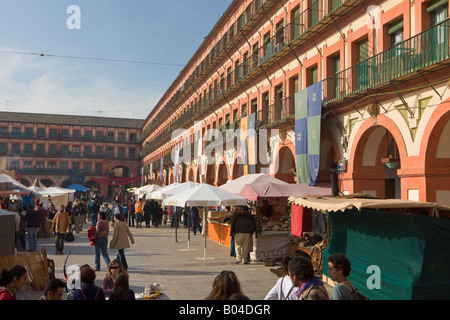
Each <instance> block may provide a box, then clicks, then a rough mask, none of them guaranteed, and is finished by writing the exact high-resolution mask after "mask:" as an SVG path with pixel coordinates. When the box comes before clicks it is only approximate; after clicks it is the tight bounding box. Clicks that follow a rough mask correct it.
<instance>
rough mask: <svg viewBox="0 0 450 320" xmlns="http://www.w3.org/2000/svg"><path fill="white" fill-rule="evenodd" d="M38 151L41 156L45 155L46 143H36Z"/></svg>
mask: <svg viewBox="0 0 450 320" xmlns="http://www.w3.org/2000/svg"><path fill="white" fill-rule="evenodd" d="M36 153H37V154H38V155H39V156H42V155H44V154H45V145H44V144H42V143H40V144H38V145H36Z"/></svg>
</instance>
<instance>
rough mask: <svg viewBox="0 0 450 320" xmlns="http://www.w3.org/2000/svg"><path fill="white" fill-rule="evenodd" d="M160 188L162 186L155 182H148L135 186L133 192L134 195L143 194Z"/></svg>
mask: <svg viewBox="0 0 450 320" xmlns="http://www.w3.org/2000/svg"><path fill="white" fill-rule="evenodd" d="M161 188H162V187H161V186H158V185H157V184H148V185H146V186H142V187H139V188H136V189H135V190H134V191H133V192H134V194H135V195H144V194H150V193H152V192H153V191H156V190H158V189H161Z"/></svg>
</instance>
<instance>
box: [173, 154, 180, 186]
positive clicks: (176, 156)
mask: <svg viewBox="0 0 450 320" xmlns="http://www.w3.org/2000/svg"><path fill="white" fill-rule="evenodd" d="M178 148H179V147H178V146H175V148H174V151H173V152H175V161H174V166H173V168H174V175H175V182H179V173H180V172H179V168H178V164H179V162H180V150H179V149H178Z"/></svg>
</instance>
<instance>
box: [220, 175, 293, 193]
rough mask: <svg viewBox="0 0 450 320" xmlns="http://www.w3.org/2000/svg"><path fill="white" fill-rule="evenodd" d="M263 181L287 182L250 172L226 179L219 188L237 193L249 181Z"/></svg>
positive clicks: (249, 182)
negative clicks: (229, 179)
mask: <svg viewBox="0 0 450 320" xmlns="http://www.w3.org/2000/svg"><path fill="white" fill-rule="evenodd" d="M263 182H273V183H280V184H288V183H287V182H285V181H283V180H280V179H277V178H274V177H271V176H269V175H267V174H265V173H252V174H247V175H243V176H241V177H239V178H237V179H234V180H231V181H228V182H227V183H225V184H223V185H221V186H220V187H219V188H220V189H223V190H225V191H228V192H232V193H235V194H239V193H240V192H241V191H242V189H243V188H244V187H245V186H246V185H247V184H251V183H263Z"/></svg>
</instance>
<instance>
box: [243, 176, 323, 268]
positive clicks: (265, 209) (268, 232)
mask: <svg viewBox="0 0 450 320" xmlns="http://www.w3.org/2000/svg"><path fill="white" fill-rule="evenodd" d="M329 194H331V188H330V185H329V184H327V183H322V184H320V185H316V186H309V185H307V184H287V183H281V184H280V183H274V182H270V181H268V182H264V183H250V184H247V185H245V186H244V187H243V188H242V190H241V192H240V193H239V195H241V196H242V197H244V198H246V199H247V200H249V201H251V202H252V203H253V205H254V213H255V217H256V221H257V227H258V238H255V239H254V241H253V244H254V248H253V252H252V253H251V254H250V258H251V259H252V260H254V261H260V260H264V259H277V258H282V257H284V256H286V255H288V249H289V242H290V234H291V224H292V223H294V226H296V223H297V220H296V219H295V218H296V217H294V216H292V218H291V215H290V208H289V204H288V202H287V199H288V197H290V196H308V195H329ZM306 231H313V230H309V229H308V230H305V231H304V232H306Z"/></svg>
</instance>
